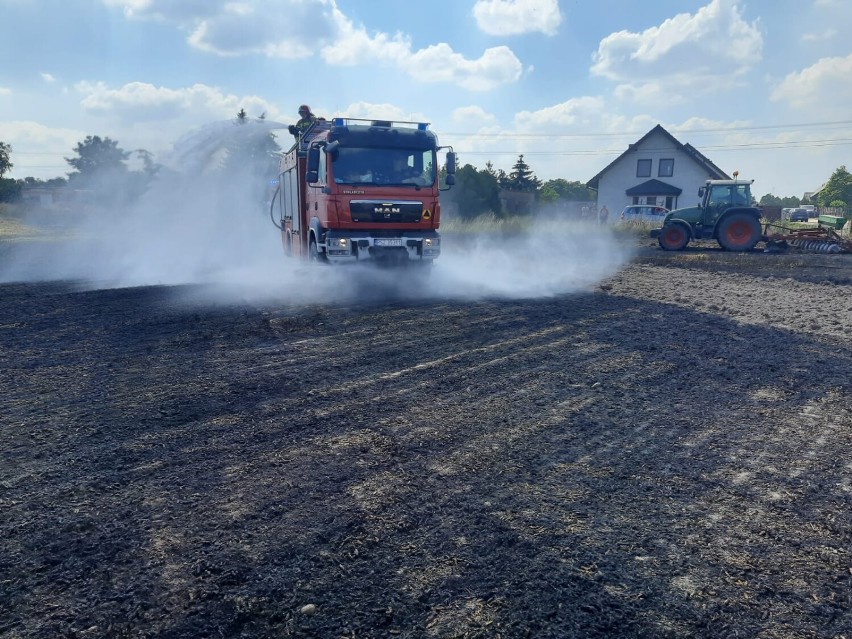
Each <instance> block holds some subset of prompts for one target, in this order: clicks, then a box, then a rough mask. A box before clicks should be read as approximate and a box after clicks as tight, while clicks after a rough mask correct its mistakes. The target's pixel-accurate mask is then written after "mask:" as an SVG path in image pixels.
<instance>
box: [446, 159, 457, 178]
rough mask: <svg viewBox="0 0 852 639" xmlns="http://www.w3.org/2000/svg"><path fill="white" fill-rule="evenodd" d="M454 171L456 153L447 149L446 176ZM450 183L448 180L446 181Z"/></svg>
mask: <svg viewBox="0 0 852 639" xmlns="http://www.w3.org/2000/svg"><path fill="white" fill-rule="evenodd" d="M455 172H456V154H455V151H449V152H448V153H447V177H449V176H450V175H452V174H453V173H455ZM447 184H450V182H447Z"/></svg>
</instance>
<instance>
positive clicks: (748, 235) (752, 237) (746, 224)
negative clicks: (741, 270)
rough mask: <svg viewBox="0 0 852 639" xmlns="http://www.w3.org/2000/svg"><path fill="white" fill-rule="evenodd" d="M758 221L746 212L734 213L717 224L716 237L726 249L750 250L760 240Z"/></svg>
mask: <svg viewBox="0 0 852 639" xmlns="http://www.w3.org/2000/svg"><path fill="white" fill-rule="evenodd" d="M760 237H761V229H760V222H759V221H758V220H757V218H755V217H754V216H753V215H749V214H748V213H734V214H733V215H731V216H729V217H726V218H725V219H724V220H722V222H721V224H719V233H718V237H717V239H718V240H719V244H720V245H721V247H722V248H724V249H726V250H728V251H750V250H751V249H753V248H754V245H755V244H757V243H758V242H759V241H760Z"/></svg>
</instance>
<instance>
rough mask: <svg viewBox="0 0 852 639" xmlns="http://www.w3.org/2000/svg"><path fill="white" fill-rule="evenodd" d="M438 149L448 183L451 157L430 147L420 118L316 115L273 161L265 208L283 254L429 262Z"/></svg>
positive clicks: (435, 241) (436, 248)
mask: <svg viewBox="0 0 852 639" xmlns="http://www.w3.org/2000/svg"><path fill="white" fill-rule="evenodd" d="M444 148H446V149H450V150H449V151H448V152H447V154H446V173H447V175H446V178H445V184H446V185H447V187H446V188H449V187H450V186H452V185H453V184H454V182H455V176H454V173H455V168H456V167H455V165H456V155H455V153H454V152H453V151H452V149H451V147H439V146H438V139H437V137H436V136H435V134H434V133H433V132H432V131H430V130H429V127H428V124H427V123H418V122H394V121H386V120H382V121H376V120H359V119H352V118H334V119H332V120H318V121H317V122H316V123H315V124H314V125H312V126H311V127H310V128H309V129H308V130H306V131H305V132H304V134H303V135H302V136H301V137H300V138H299V140H298V142H296V144H294V145H293V148H291V149H290V150H289V151H288V152H287V153H285V154H284V155H283V156H282V158H281V161H280V164H279V172H278V173H279V175H278V188H277V190H276V192H275V195H274V196H273V198H272V204H271V207H270V214H271V216H272V221H273V223H274V224H275V225H276V226H277V227H278V228H279V229H280V230H281V238H282V241H283V243H284V251H285V253H286V254H287V255H293V256H300V257H306V258H308V259H310V260H312V261H318V262H329V263H333V264H340V263H353V262H361V261H369V262H374V263H379V264H392V265H402V264H418V265H430V264H431V263H432V260H434V259H435V258H437V257H438V256H439V255H440V254H441V238H440V235H439V234H438V226H439V224H440V221H441V208H440V203H439V201H438V193H439V191H440V190H442V189H440V188H439V179H438V155H437V153H438V151H439V150H441V149H444ZM444 190H445V189H444ZM276 218H277V219H276Z"/></svg>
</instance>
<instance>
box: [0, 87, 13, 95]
mask: <svg viewBox="0 0 852 639" xmlns="http://www.w3.org/2000/svg"><path fill="white" fill-rule="evenodd" d="M4 95H12V89H8V88H6V87H0V96H4Z"/></svg>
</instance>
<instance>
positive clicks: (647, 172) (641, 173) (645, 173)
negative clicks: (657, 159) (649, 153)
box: [636, 160, 651, 177]
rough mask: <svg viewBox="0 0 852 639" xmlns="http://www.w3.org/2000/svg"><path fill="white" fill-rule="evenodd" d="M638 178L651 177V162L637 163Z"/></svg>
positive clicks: (640, 161) (641, 161)
mask: <svg viewBox="0 0 852 639" xmlns="http://www.w3.org/2000/svg"><path fill="white" fill-rule="evenodd" d="M636 177H651V160H639V161H637V162H636Z"/></svg>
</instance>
